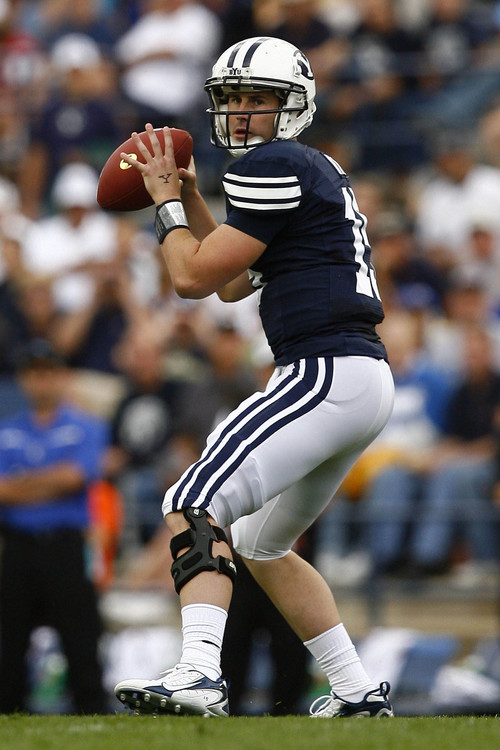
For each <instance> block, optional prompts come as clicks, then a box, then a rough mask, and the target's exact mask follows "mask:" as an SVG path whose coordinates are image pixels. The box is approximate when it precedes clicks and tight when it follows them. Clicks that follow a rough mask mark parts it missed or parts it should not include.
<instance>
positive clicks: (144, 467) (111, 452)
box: [105, 328, 200, 558]
mask: <svg viewBox="0 0 500 750" xmlns="http://www.w3.org/2000/svg"><path fill="white" fill-rule="evenodd" d="M114 354H115V361H116V362H117V365H118V368H119V371H120V373H122V374H123V375H125V377H126V386H125V392H124V395H123V397H122V398H121V399H120V400H119V402H118V403H117V405H116V408H115V411H114V413H113V414H112V416H111V419H110V427H111V437H110V445H109V448H108V451H107V454H106V460H105V466H106V474H107V476H108V477H109V478H110V479H112V481H113V482H114V483H115V484H116V485H117V487H118V488H119V490H120V493H121V495H122V497H123V501H124V506H125V529H124V534H123V539H122V545H123V546H122V550H123V553H124V556H125V557H127V558H129V557H130V556H131V555H135V554H136V553H137V551H138V550H139V549H140V548H141V547H142V546H143V545H144V544H146V543H147V542H148V541H149V540H150V539H151V538H152V536H153V534H154V533H155V531H156V530H157V527H158V526H159V525H160V523H161V520H162V518H161V513H160V512H159V510H158V498H159V497H161V496H162V494H163V492H164V491H165V485H164V476H165V472H166V469H165V465H166V464H167V463H168V464H169V465H171V464H172V460H171V457H170V460H169V450H170V447H171V445H172V443H173V442H174V441H175V437H176V435H177V434H178V432H179V429H180V424H181V422H182V407H183V404H184V401H185V399H186V398H187V395H186V393H185V391H186V384H185V383H184V382H183V381H181V380H174V379H172V378H167V377H166V375H165V370H166V367H165V360H166V359H167V358H168V354H167V353H166V352H165V351H164V349H163V347H162V346H161V344H160V343H159V342H158V341H157V339H156V338H155V337H153V336H152V335H150V334H148V331H147V329H144V328H139V330H134V331H129V332H128V334H127V335H126V336H125V337H124V339H123V340H122V341H121V343H120V344H119V346H118V347H117V348H116V349H115V352H114ZM199 406H200V404H196V407H197V408H199ZM183 468H184V467H183ZM179 473H180V472H179Z"/></svg>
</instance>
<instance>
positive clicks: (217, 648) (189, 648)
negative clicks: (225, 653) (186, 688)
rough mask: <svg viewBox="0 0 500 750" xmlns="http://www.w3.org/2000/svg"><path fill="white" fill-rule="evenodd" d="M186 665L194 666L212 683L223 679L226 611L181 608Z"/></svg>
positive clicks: (190, 606) (210, 606)
mask: <svg viewBox="0 0 500 750" xmlns="http://www.w3.org/2000/svg"><path fill="white" fill-rule="evenodd" d="M181 617H182V656H181V662H182V663H183V664H191V666H193V667H194V668H195V669H197V670H198V671H200V672H202V674H204V675H205V676H206V677H209V678H210V679H211V680H216V679H217V678H219V677H220V676H221V668H220V657H221V649H222V640H223V638H224V630H225V627H226V620H227V612H226V610H225V609H222V608H221V607H216V606H214V605H213V604H188V605H186V606H185V607H182V609H181Z"/></svg>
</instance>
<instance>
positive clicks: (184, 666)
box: [115, 37, 393, 717]
mask: <svg viewBox="0 0 500 750" xmlns="http://www.w3.org/2000/svg"><path fill="white" fill-rule="evenodd" d="M205 89H206V91H207V92H208V96H209V99H210V108H209V110H208V114H209V116H210V119H211V124H212V140H213V143H214V145H215V146H217V147H219V148H225V149H227V150H228V151H229V152H230V153H231V154H232V155H234V156H235V157H240V158H238V159H237V160H236V161H235V162H234V163H233V164H232V166H231V167H230V168H229V169H228V170H227V172H226V174H225V175H224V177H223V187H224V192H225V195H226V203H227V218H226V220H225V222H224V223H223V224H221V225H220V226H217V224H216V222H215V220H214V218H213V216H212V215H211V213H210V211H209V209H208V207H207V205H206V203H205V202H204V200H203V198H202V197H201V195H200V193H199V191H198V188H197V183H196V175H195V171H194V165H193V164H191V165H190V168H189V169H188V170H184V169H180V170H179V171H178V170H177V168H176V165H175V160H174V157H173V149H172V142H171V138H170V136H169V130H168V128H165V129H164V132H165V147H164V149H162V148H161V147H160V144H159V142H158V139H157V137H156V135H155V133H154V131H153V127H152V125H151V124H148V125H146V130H147V131H148V133H149V139H150V142H151V146H152V149H153V153H152V154H150V153H149V151H148V149H147V148H146V146H145V145H144V144H143V143H142V142H141V140H140V138H139V137H138V135H137V134H133V138H134V141H135V142H136V145H137V148H138V149H139V152H140V153H141V154H142V157H143V163H141V162H140V161H138V160H137V161H134V160H132V159H131V158H130V157H128V156H127V154H125V153H123V154H122V155H121V156H122V158H123V159H125V160H126V161H127V162H128V163H129V164H131V166H133V167H134V168H135V169H138V170H139V171H140V173H141V174H142V177H143V179H144V183H145V185H146V188H147V189H148V191H149V193H150V195H151V196H152V198H153V200H154V202H155V204H156V221H155V228H156V232H157V235H158V240H159V242H160V244H161V247H162V252H163V255H164V258H165V262H166V264H167V267H168V272H169V274H170V277H171V279H172V282H173V284H174V286H175V289H176V291H177V293H178V294H179V295H180V296H181V297H187V298H193V299H197V298H202V297H206V296H208V295H210V294H212V293H213V292H217V294H218V295H219V297H220V298H221V299H222V300H223V301H225V302H231V301H235V300H239V299H241V298H243V297H246V296H247V295H249V294H251V293H254V292H256V293H257V294H258V295H259V310H260V315H261V318H262V324H263V327H264V330H265V333H266V336H267V339H268V342H269V345H270V347H271V349H272V351H273V354H274V359H275V363H276V369H275V372H274V374H273V376H272V377H271V380H270V382H269V384H268V385H267V388H266V390H265V391H264V392H263V393H260V392H259V393H256V394H255V395H253V396H251V397H250V398H249V399H247V400H246V401H244V402H243V403H242V404H241V405H240V406H239V407H238V408H237V409H236V410H235V411H234V412H233V413H232V414H230V415H229V417H227V419H225V420H224V421H223V422H222V423H221V424H219V425H218V426H217V428H216V429H215V430H214V432H213V433H212V434H211V435H210V436H209V438H208V441H207V445H206V448H205V450H204V452H203V454H202V455H201V458H200V459H199V460H198V461H197V462H196V463H195V464H194V465H193V466H191V467H190V468H189V469H188V470H187V471H186V472H185V473H184V475H183V476H182V477H181V478H180V479H179V481H178V482H177V483H176V484H175V485H174V486H173V487H171V488H170V489H169V490H168V491H167V492H166V494H165V498H164V502H163V513H164V515H165V520H166V523H167V525H168V527H169V529H170V530H171V532H172V534H173V538H172V543H171V549H172V555H173V559H174V562H173V564H172V575H173V578H174V582H175V587H176V590H177V591H178V592H179V594H180V603H181V615H182V635H183V646H182V656H181V659H180V663H179V664H177V665H176V666H175V667H173V668H172V669H169V670H167V671H166V672H165V673H164V674H163V675H162V676H160V677H159V678H155V679H151V680H139V679H130V680H125V681H123V682H121V683H120V684H119V685H117V687H116V688H115V692H116V695H117V697H118V698H119V700H121V701H122V702H123V703H124V704H126V705H127V706H129V707H131V708H132V709H134V710H137V711H138V712H150V713H174V714H175V713H177V714H201V715H205V716H227V714H228V700H227V685H226V682H225V681H224V679H223V677H222V675H221V669H220V653H221V646H222V640H223V635H224V626H225V622H226V617H227V609H228V606H229V602H230V599H231V592H232V587H233V580H234V577H235V567H234V564H233V561H232V559H231V552H230V549H229V546H228V544H227V541H226V536H225V533H224V531H223V529H224V527H227V526H231V533H232V539H233V543H234V546H235V548H236V549H237V551H238V552H239V553H240V555H241V556H242V558H243V560H244V561H245V563H246V565H247V566H248V568H249V570H250V572H251V573H252V575H253V576H254V577H255V579H256V580H257V581H258V583H259V584H260V585H261V586H262V588H263V589H264V590H265V591H266V593H267V594H268V595H269V597H270V598H271V600H272V601H273V602H274V604H275V605H276V607H277V608H278V609H279V610H280V612H281V613H282V614H283V615H284V617H285V618H286V619H287V621H288V622H289V623H290V625H291V626H292V627H293V629H294V630H295V632H296V633H297V634H298V635H299V637H300V638H301V639H302V641H303V642H304V644H305V646H306V647H307V648H308V649H309V651H310V652H311V653H312V655H313V656H314V657H315V658H316V660H317V661H318V663H319V665H320V666H321V667H322V668H323V669H324V671H325V673H326V675H327V677H328V680H329V682H330V685H331V692H330V694H329V695H327V696H324V697H323V698H321V699H319V700H318V701H315V702H314V704H313V706H311V715H312V716H319V717H337V716H367V717H379V716H392V713H393V712H392V708H391V705H390V703H389V700H388V692H389V685H388V683H386V682H383V683H381V684H380V685H378V686H377V685H375V684H374V683H373V682H372V680H371V679H370V677H369V676H368V675H367V673H366V672H365V670H364V668H363V666H362V664H361V662H360V659H359V657H358V655H357V652H356V650H355V647H354V646H353V644H352V642H351V640H350V638H349V635H348V634H347V632H346V630H345V628H344V625H343V624H342V622H341V619H340V616H339V613H338V610H337V607H336V604H335V601H334V598H333V596H332V593H331V591H330V588H329V586H328V585H327V583H326V582H325V581H324V580H323V578H322V577H321V575H320V574H319V573H318V572H317V571H316V570H315V569H314V568H313V567H312V566H310V565H309V564H308V563H307V562H306V561H305V560H303V559H302V558H300V557H299V556H298V555H296V554H295V553H294V552H292V551H291V549H292V546H293V544H294V542H295V541H296V539H297V538H298V537H299V536H300V535H301V534H302V533H303V532H304V531H305V529H306V528H308V527H309V526H310V525H311V524H312V523H313V521H315V519H316V518H318V516H319V515H320V514H321V513H322V511H323V510H324V509H325V507H326V506H327V504H328V502H329V501H330V499H331V497H332V496H333V495H334V493H335V491H336V490H337V488H338V487H339V485H340V483H341V482H342V480H343V478H344V477H345V475H346V474H347V472H348V471H349V469H350V468H351V467H352V465H353V464H354V463H355V461H356V460H357V458H358V457H359V455H360V454H361V452H362V451H363V450H364V448H366V446H368V445H369V444H370V443H371V442H372V441H373V439H374V438H375V437H376V436H377V435H378V433H379V432H380V431H381V430H382V428H383V427H384V425H385V424H386V422H387V420H388V418H389V415H390V413H391V410H392V404H393V381H392V376H391V372H390V369H389V366H388V363H387V359H386V352H385V348H384V346H383V344H382V342H381V341H380V339H379V337H378V335H377V333H376V329H375V327H376V325H377V323H380V322H381V320H382V319H383V311H382V305H381V301H380V297H379V293H378V290H377V284H376V280H375V273H374V270H373V267H372V264H371V260H370V246H369V244H368V238H367V234H366V219H365V217H364V216H363V214H362V213H361V212H360V210H359V208H358V205H357V202H356V198H355V196H354V193H353V191H352V188H351V186H350V184H349V180H348V177H347V175H346V173H345V172H344V170H343V169H342V167H341V166H340V165H339V164H338V163H337V162H336V161H335V160H334V159H332V158H331V157H330V156H328V155H327V154H324V153H320V152H319V151H317V150H315V149H313V148H310V147H308V146H305V145H302V144H301V143H299V142H298V141H297V136H298V135H299V134H300V133H301V132H302V131H303V130H304V128H306V127H307V126H308V125H310V124H311V122H312V119H313V115H314V111H315V104H314V96H315V83H314V75H313V72H312V70H311V66H310V64H309V62H308V60H307V58H306V57H305V55H304V54H303V53H302V52H301V51H300V50H298V49H297V48H296V47H294V46H293V45H291V44H289V43H288V42H285V41H282V40H280V39H274V38H270V37H258V38H252V39H246V40H244V41H241V42H238V43H237V44H235V45H234V46H232V47H231V48H230V49H228V50H226V51H225V52H224V53H223V54H222V55H221V57H220V58H219V59H218V60H217V62H216V63H215V65H214V68H213V71H212V76H211V77H210V78H209V79H208V80H207V82H206V84H205ZM326 463H328V467H329V471H330V474H331V477H332V484H331V487H330V491H329V493H328V496H327V497H302V498H301V499H297V497H296V494H294V493H291V492H287V488H289V487H290V486H291V485H293V484H294V483H296V482H298V481H299V480H300V479H301V478H303V477H305V476H307V475H308V474H309V473H310V472H312V471H314V470H315V469H316V468H317V467H318V466H323V465H325V464H326Z"/></svg>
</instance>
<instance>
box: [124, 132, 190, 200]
mask: <svg viewBox="0 0 500 750" xmlns="http://www.w3.org/2000/svg"><path fill="white" fill-rule="evenodd" d="M145 129H146V132H147V133H148V136H149V142H150V144H151V148H152V151H153V153H152V154H151V153H150V152H149V149H148V148H147V147H146V146H145V145H144V143H143V142H142V140H141V139H140V137H139V135H138V133H136V132H134V133H132V139H133V141H134V144H135V146H136V148H137V151H138V152H139V153H140V154H141V156H142V159H143V160H144V162H141V161H139V160H138V159H134V158H132V157H131V156H129V155H128V154H126V153H125V152H122V153H121V154H120V156H121V158H122V159H123V160H124V161H126V162H127V164H130V166H131V167H133V168H134V169H137V171H138V172H140V173H141V175H142V178H143V180H144V185H145V186H146V189H147V191H148V193H149V194H150V196H151V198H152V199H153V201H154V202H155V203H156V205H157V206H158V205H160V204H161V203H163V202H164V201H168V200H173V199H174V200H175V199H180V197H181V188H182V182H181V180H180V174H179V171H178V169H177V166H176V163H175V156H174V147H173V143H172V138H171V136H170V129H169V128H168V127H164V128H163V135H164V137H165V148H164V149H162V148H161V146H160V142H159V140H158V138H157V135H156V133H155V131H154V128H153V126H152V125H151V123H147V125H146V128H145ZM190 166H192V163H191V164H190ZM181 172H182V173H183V175H182V176H183V178H184V180H185V181H186V183H187V184H186V188H188V184H189V185H190V186H191V189H193V185H194V186H195V185H196V175H195V173H194V171H193V172H190V171H188V170H185V169H182V170H181Z"/></svg>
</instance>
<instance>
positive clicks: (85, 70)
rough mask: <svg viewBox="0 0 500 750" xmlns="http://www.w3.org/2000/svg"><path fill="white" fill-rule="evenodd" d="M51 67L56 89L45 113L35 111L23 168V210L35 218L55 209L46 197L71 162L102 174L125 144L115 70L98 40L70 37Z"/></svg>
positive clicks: (57, 50) (63, 40) (53, 54)
mask: <svg viewBox="0 0 500 750" xmlns="http://www.w3.org/2000/svg"><path fill="white" fill-rule="evenodd" d="M50 64H51V73H52V76H53V79H54V81H55V85H52V86H49V88H48V92H47V94H48V96H47V99H46V101H44V103H43V106H42V107H41V108H40V110H37V109H36V108H35V109H32V110H31V118H32V119H31V125H32V128H31V135H30V143H29V148H28V149H27V151H26V153H25V155H24V158H23V159H22V162H21V165H20V169H19V188H20V190H21V198H22V203H23V207H24V209H25V211H26V212H27V213H28V214H29V215H31V216H33V217H37V216H39V215H40V214H41V213H42V214H44V213H46V212H47V211H48V210H49V209H50V205H47V203H46V196H47V195H49V193H50V190H51V188H52V186H53V183H54V180H55V177H56V175H57V173H58V172H59V171H60V170H61V169H62V168H63V166H64V165H65V164H67V163H68V162H75V161H83V162H87V163H89V164H90V165H92V166H93V167H94V168H95V169H96V170H98V169H99V168H100V167H101V166H102V164H103V163H104V160H105V158H106V157H107V156H108V155H109V154H110V153H111V152H112V151H113V150H114V149H115V148H116V145H117V144H118V143H120V140H123V138H121V139H120V134H121V133H122V132H123V131H122V130H121V129H120V127H119V126H118V122H117V112H118V111H119V112H121V113H122V114H123V109H120V107H119V106H118V105H117V92H116V91H115V88H114V87H115V83H114V80H113V70H112V69H110V67H109V64H108V63H107V62H106V63H105V62H104V61H103V58H102V55H101V52H100V50H99V47H98V45H97V44H96V42H95V41H93V39H91V38H90V37H88V36H85V35H83V34H69V35H67V36H64V37H62V38H61V39H60V40H58V41H57V42H56V44H55V45H54V47H53V48H52V49H51V57H50ZM94 199H95V195H94Z"/></svg>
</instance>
